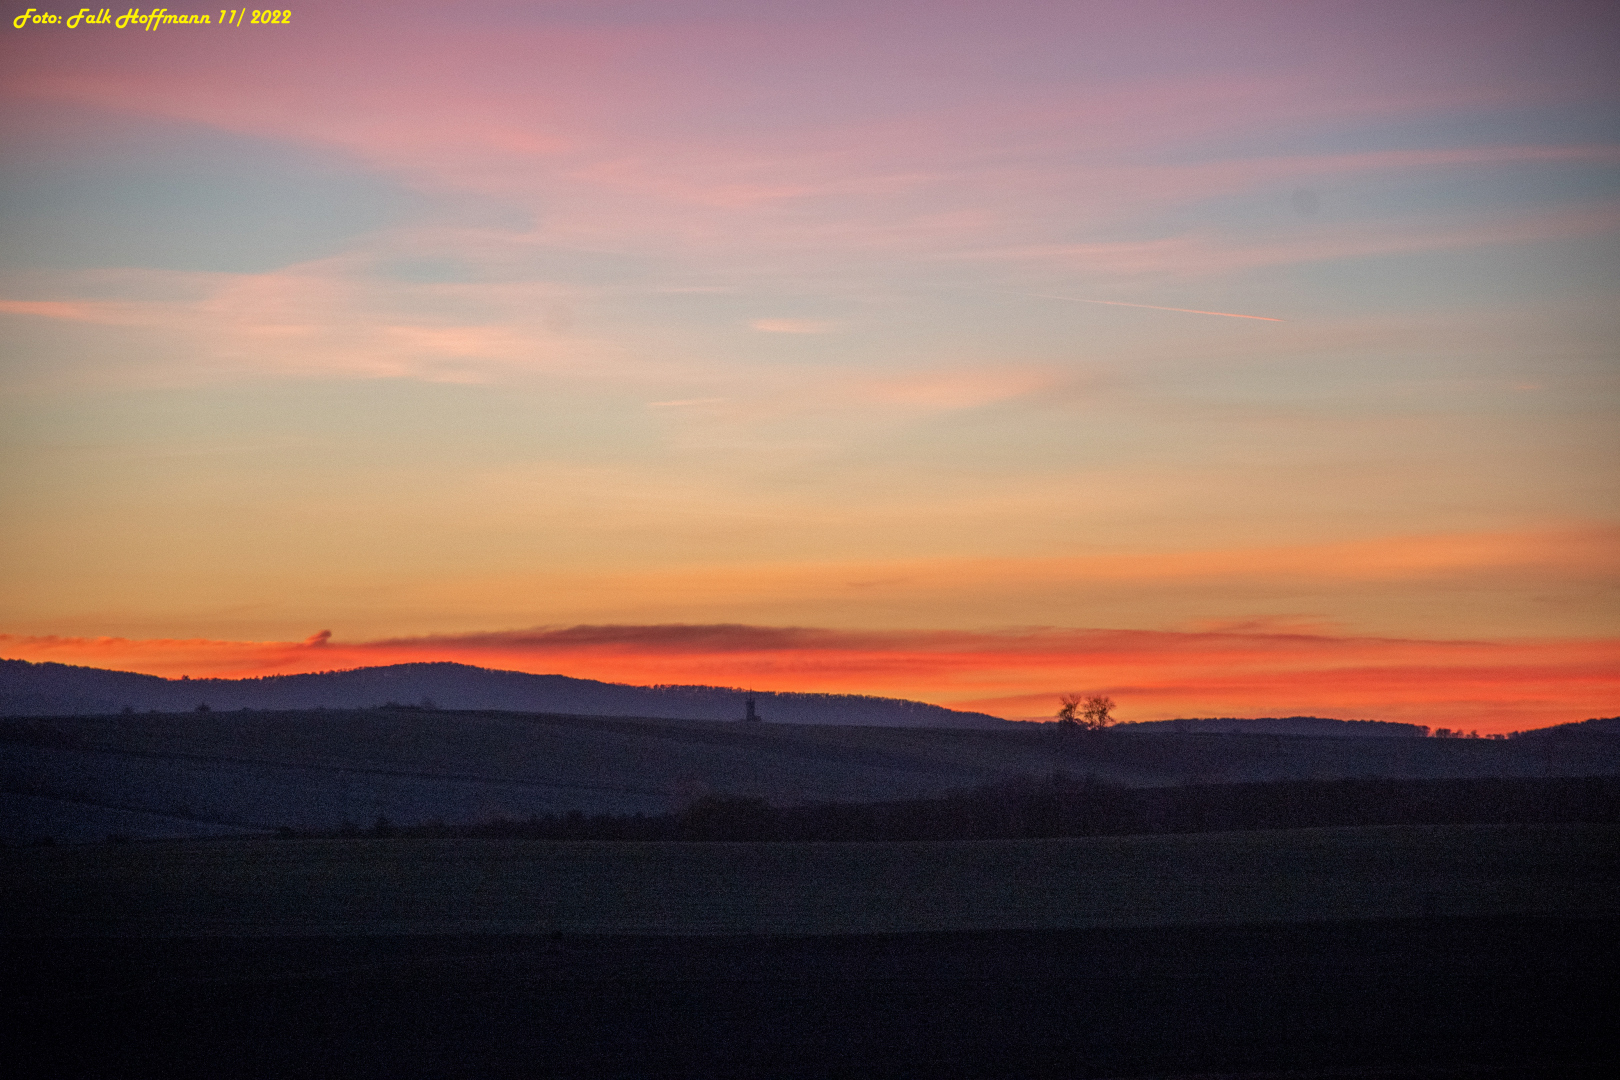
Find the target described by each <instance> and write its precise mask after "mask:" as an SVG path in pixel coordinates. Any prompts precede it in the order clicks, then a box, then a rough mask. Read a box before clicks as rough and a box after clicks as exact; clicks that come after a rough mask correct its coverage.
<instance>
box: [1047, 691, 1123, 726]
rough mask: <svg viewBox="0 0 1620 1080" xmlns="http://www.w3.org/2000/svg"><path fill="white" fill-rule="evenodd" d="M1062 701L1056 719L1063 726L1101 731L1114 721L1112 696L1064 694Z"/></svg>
mask: <svg viewBox="0 0 1620 1080" xmlns="http://www.w3.org/2000/svg"><path fill="white" fill-rule="evenodd" d="M1062 701H1063V706H1062V707H1061V708H1060V709H1058V711H1057V720H1058V723H1059V724H1061V725H1062V726H1064V727H1072V728H1083V729H1085V730H1087V731H1101V730H1102V729H1103V728H1105V727H1107V726H1108V725H1109V724H1112V723H1113V722H1114V717H1113V710H1114V699H1113V698H1110V697H1103V696H1102V695H1101V694H1092V695H1090V696H1089V697H1081V696H1080V695H1079V694H1064V695H1063V698H1062Z"/></svg>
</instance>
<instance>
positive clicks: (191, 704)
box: [0, 660, 1008, 727]
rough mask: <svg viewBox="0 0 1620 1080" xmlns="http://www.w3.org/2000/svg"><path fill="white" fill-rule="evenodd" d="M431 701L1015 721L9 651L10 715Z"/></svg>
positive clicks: (611, 689) (432, 670) (1, 709)
mask: <svg viewBox="0 0 1620 1080" xmlns="http://www.w3.org/2000/svg"><path fill="white" fill-rule="evenodd" d="M424 699H427V700H431V701H432V702H434V703H435V704H436V705H437V706H439V707H441V708H446V709H508V710H512V711H516V712H549V713H576V714H582V715H595V716H658V717H667V718H669V719H672V720H739V719H741V718H742V717H743V715H744V713H745V711H746V703H747V701H748V700H749V699H753V700H754V701H755V702H756V703H757V707H758V711H759V713H760V715H761V716H762V718H763V719H765V720H769V721H777V722H781V723H788V724H873V725H880V726H884V727H1000V726H1003V725H1005V724H1006V723H1007V722H1008V721H1005V720H1002V719H1000V718H999V717H994V716H990V715H988V714H986V713H975V712H960V711H957V710H954V709H946V708H942V707H940V706H938V705H928V704H925V703H923V702H920V701H905V700H903V699H899V698H881V697H867V696H860V695H854V694H793V693H766V692H755V691H751V690H740V689H736V688H731V687H718V686H628V685H624V684H622V683H605V682H598V681H596V680H594V679H574V678H569V677H568V676H566V675H530V674H528V673H526V672H521V671H493V670H491V669H489V668H481V667H473V666H471V665H468V664H452V663H430V664H393V665H390V666H387V667H371V668H355V669H353V670H351V671H323V672H318V673H313V674H307V675H267V676H265V677H263V678H258V679H164V678H160V677H158V676H156V675H140V674H136V673H134V672H129V671H106V670H103V669H100V668H86V667H70V666H68V665H66V664H51V663H45V664H31V663H28V662H27V661H25V660H0V716H70V715H75V714H79V715H86V714H91V715H93V714H97V713H114V712H118V711H120V710H122V709H126V708H128V709H133V710H135V711H136V712H146V711H147V710H152V709H155V710H157V711H158V712H177V711H180V710H184V709H194V708H196V707H197V706H199V705H207V706H209V707H210V708H212V709H315V708H327V709H364V708H370V707H372V706H374V705H384V704H387V703H389V702H397V703H402V704H416V703H420V702H422V701H423V700H424Z"/></svg>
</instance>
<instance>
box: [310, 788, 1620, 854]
mask: <svg viewBox="0 0 1620 1080" xmlns="http://www.w3.org/2000/svg"><path fill="white" fill-rule="evenodd" d="M1577 822H1584V823H1589V824H1616V823H1620V777H1616V776H1595V777H1491V778H1473V779H1444V780H1432V779H1423V780H1405V779H1379V778H1361V779H1347V780H1298V781H1278V782H1265V783H1243V784H1190V785H1183V786H1178V787H1160V788H1127V787H1118V786H1114V785H1111V784H1107V783H1103V782H1100V781H1098V780H1096V779H1093V778H1086V777H1080V778H1077V777H1072V776H1069V775H1067V774H1064V773H1061V772H1057V773H1053V774H1051V775H1049V776H1046V777H1039V778H1036V777H1027V776H1026V777H1017V778H1014V779H1011V780H1007V781H1004V782H1001V783H998V784H992V785H987V786H984V787H980V788H975V789H973V790H971V791H963V792H958V793H954V794H950V795H945V796H941V797H938V798H927V799H905V800H895V801H890V802H875V803H820V804H812V805H807V806H790V807H780V806H773V805H772V804H771V803H770V802H769V801H767V800H765V799H763V798H758V797H754V796H737V795H706V796H703V797H701V798H698V799H696V800H694V801H693V802H691V803H690V804H689V805H688V806H686V807H685V808H684V809H682V810H680V811H679V812H672V813H667V814H639V813H638V814H594V815H587V814H583V813H579V812H574V813H568V814H549V815H543V816H534V817H530V818H527V819H517V818H499V819H494V820H490V821H485V822H481V823H477V824H470V825H447V824H444V823H442V822H428V823H424V824H415V825H400V824H395V823H393V822H390V821H388V820H386V819H384V818H379V819H378V820H377V821H376V822H374V823H373V824H372V825H371V826H370V827H366V828H362V827H360V826H358V825H347V826H344V827H343V828H341V829H338V830H335V831H321V832H301V831H299V830H295V829H291V828H284V829H282V830H280V833H281V835H283V836H288V837H293V836H349V837H361V836H371V837H416V838H523V839H535V840H557V841H580V840H594V841H631V840H639V841H647V840H664V841H669V840H684V841H796V842H850V841H911V840H1010V839H1025V838H1044V837H1069V836H1130V835H1151V834H1164V833H1202V832H1226V831H1245V830H1257V829H1296V828H1312V827H1334V826H1340V827H1343V826H1380V825H1528V824H1561V823H1577Z"/></svg>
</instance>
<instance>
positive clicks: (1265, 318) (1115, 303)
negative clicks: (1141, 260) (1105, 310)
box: [1029, 293, 1284, 322]
mask: <svg viewBox="0 0 1620 1080" xmlns="http://www.w3.org/2000/svg"><path fill="white" fill-rule="evenodd" d="M1029 295H1031V296H1035V297H1039V298H1040V299H1042V300H1070V301H1073V302H1074V303H1076V304H1107V305H1108V306H1109V307H1140V308H1152V309H1153V310H1154V311H1180V312H1184V313H1186V314H1188V315H1219V316H1221V317H1222V318H1227V319H1258V320H1260V321H1261V322H1283V321H1284V320H1282V319H1273V318H1272V317H1271V316H1270V315H1239V314H1237V313H1236V312H1231V311H1200V310H1198V309H1197V308H1188V307H1161V306H1160V305H1158V304H1127V303H1126V302H1125V301H1123V300H1084V299H1081V298H1080V297H1078V296H1051V295H1049V294H1047V293H1030V294H1029Z"/></svg>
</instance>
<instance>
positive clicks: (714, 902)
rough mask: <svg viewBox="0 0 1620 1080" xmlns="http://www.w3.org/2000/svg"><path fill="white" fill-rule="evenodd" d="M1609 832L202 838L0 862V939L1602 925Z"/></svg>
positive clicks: (1615, 863) (1617, 830) (1618, 840)
mask: <svg viewBox="0 0 1620 1080" xmlns="http://www.w3.org/2000/svg"><path fill="white" fill-rule="evenodd" d="M1617 881H1620V827H1616V826H1581V825H1574V826H1451V827H1430V828H1422V827H1401V828H1380V829H1299V830H1287V831H1276V832H1245V833H1213V834H1200V835H1181V836H1138V837H1096V838H1087V839H1058V840H1015V841H975V842H959V843H949V842H947V843H869V844H771V843H734V844H727V843H710V844H704V843H696V844H685V843H664V844H651V843H625V844H612V843H548V842H543V841H523V840H372V839H366V840H206V841H187V842H168V841H165V842H153V843H139V844H125V845H94V846H77V847H55V848H25V849H12V850H9V851H6V852H3V853H0V893H3V894H4V895H5V896H6V897H7V904H6V912H5V914H4V928H5V932H6V933H7V934H12V935H35V934H46V935H52V936H64V935H66V936H74V935H158V936H164V935H178V936H187V935H198V934H223V935H267V934H268V935H276V934H305V935H340V936H341V935H350V936H352V935H364V934H383V935H387V934H454V933H498V934H546V933H552V932H562V933H567V934H677V935H679V934H873V933H911V932H920V931H930V932H935V931H979V930H1010V929H1066V928H1078V927H1119V926H1168V925H1217V924H1225V925H1236V924H1245V923H1279V922H1281V923H1286V922H1312V921H1324V920H1346V919H1378V918H1405V917H1413V916H1421V915H1432V916H1438V915H1445V916H1469V917H1474V916H1497V915H1543V916H1550V915H1559V916H1594V915H1596V916H1620V890H1617V888H1616V882H1617Z"/></svg>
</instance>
